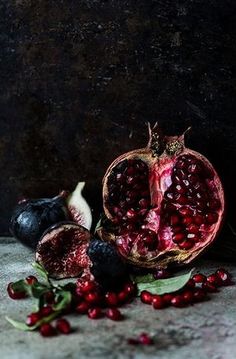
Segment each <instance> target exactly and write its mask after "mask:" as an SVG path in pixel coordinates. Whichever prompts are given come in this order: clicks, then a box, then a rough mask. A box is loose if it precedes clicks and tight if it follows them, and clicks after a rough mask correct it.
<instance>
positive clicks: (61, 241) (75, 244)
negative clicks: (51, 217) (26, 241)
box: [36, 222, 91, 279]
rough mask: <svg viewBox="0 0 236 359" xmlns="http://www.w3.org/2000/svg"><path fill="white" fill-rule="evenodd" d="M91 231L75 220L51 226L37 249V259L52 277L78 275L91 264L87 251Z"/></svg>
mask: <svg viewBox="0 0 236 359" xmlns="http://www.w3.org/2000/svg"><path fill="white" fill-rule="evenodd" d="M90 237H91V235H90V232H89V231H88V230H87V229H86V228H84V227H82V226H80V225H78V224H75V223H73V222H61V223H58V224H56V225H54V226H52V227H50V228H49V229H48V230H47V231H46V232H45V233H44V234H43V236H42V238H41V240H40V241H39V243H38V245H37V249H36V261H37V262H38V263H40V264H41V265H43V266H44V268H45V269H46V270H47V272H48V273H49V275H50V276H51V277H52V278H56V279H59V278H69V277H77V276H79V275H80V274H81V272H83V270H84V269H86V268H88V267H89V266H90V260H89V257H88V255H87V253H86V251H87V248H88V245H89V241H90Z"/></svg>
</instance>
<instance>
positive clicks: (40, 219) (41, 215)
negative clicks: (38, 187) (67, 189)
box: [10, 192, 69, 248]
mask: <svg viewBox="0 0 236 359" xmlns="http://www.w3.org/2000/svg"><path fill="white" fill-rule="evenodd" d="M62 193H63V194H64V192H62ZM68 218H69V212H68V209H67V205H66V201H65V198H64V197H63V195H59V196H57V197H54V198H40V199H33V200H26V201H23V202H21V203H19V204H18V205H17V206H16V208H15V209H14V212H13V215H12V218H11V222H10V232H11V233H12V234H13V236H14V237H16V238H17V239H18V240H20V241H21V242H22V243H23V244H25V245H26V246H29V247H31V248H35V247H36V246H37V243H38V241H39V239H40V237H41V236H42V234H43V232H44V231H45V230H46V229H47V228H49V227H50V226H51V225H53V224H55V223H57V222H61V221H65V220H67V219H68Z"/></svg>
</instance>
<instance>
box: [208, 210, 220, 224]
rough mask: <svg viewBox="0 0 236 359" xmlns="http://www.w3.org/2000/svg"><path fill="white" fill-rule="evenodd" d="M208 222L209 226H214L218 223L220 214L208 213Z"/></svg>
mask: <svg viewBox="0 0 236 359" xmlns="http://www.w3.org/2000/svg"><path fill="white" fill-rule="evenodd" d="M206 221H207V223H209V224H214V223H216V222H217V221H218V214H217V213H215V212H211V213H207V214H206Z"/></svg>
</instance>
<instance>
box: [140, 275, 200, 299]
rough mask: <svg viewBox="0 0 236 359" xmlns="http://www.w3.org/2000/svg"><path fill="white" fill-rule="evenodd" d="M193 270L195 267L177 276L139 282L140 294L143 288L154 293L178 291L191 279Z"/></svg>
mask: <svg viewBox="0 0 236 359" xmlns="http://www.w3.org/2000/svg"><path fill="white" fill-rule="evenodd" d="M192 272H193V269H192V270H191V271H190V272H189V273H186V274H182V275H179V276H177V277H173V278H168V279H158V280H155V281H151V282H141V283H138V295H140V293H141V292H142V291H143V290H147V291H149V292H150V293H152V294H159V295H161V294H165V293H172V292H176V291H177V290H179V289H181V288H183V287H184V286H185V284H186V283H187V282H188V280H189V279H190V277H191V275H192Z"/></svg>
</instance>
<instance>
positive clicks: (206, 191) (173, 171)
mask: <svg viewBox="0 0 236 359" xmlns="http://www.w3.org/2000/svg"><path fill="white" fill-rule="evenodd" d="M176 141H178V142H179V143H180V144H181V147H179V148H178V150H177V151H176V153H175V154H172V155H170V154H169V153H167V151H166V150H165V151H164V152H163V153H162V154H161V155H160V156H153V153H152V150H151V148H150V142H149V145H148V146H147V148H144V149H140V150H136V151H132V152H129V153H127V154H124V155H122V156H120V157H119V158H118V159H116V160H115V161H114V162H113V163H112V164H111V166H110V167H109V168H108V170H107V172H106V174H105V177H104V185H103V198H104V210H105V214H106V216H107V217H108V218H109V219H110V220H111V221H112V222H113V223H114V224H115V226H116V228H115V230H114V231H113V232H112V231H108V230H106V228H103V229H101V231H100V235H101V237H102V238H103V239H104V240H113V241H115V243H116V245H117V248H118V249H119V251H120V253H121V254H122V255H123V256H124V257H125V258H126V259H127V260H128V261H130V262H132V263H134V264H138V265H140V266H143V267H156V266H159V267H166V266H167V265H169V264H173V263H175V264H183V263H188V262H190V261H191V260H192V259H194V258H195V257H196V256H197V255H198V254H200V253H201V252H202V251H203V250H204V249H205V248H206V247H207V246H208V245H209V244H211V243H212V241H213V240H214V239H215V237H216V234H217V233H218V232H219V229H220V226H221V224H222V218H223V211H224V192H223V188H222V184H221V181H220V179H219V177H218V175H217V173H216V171H215V170H214V168H213V166H212V165H211V163H210V162H209V161H208V160H207V159H206V158H205V157H204V156H202V155H200V154H199V153H197V152H195V151H192V150H190V149H188V148H185V147H184V136H181V137H179V138H178V137H165V143H166V145H167V144H170V143H174V142H176ZM184 158H185V160H183V161H182V163H183V162H184V161H185V162H186V163H187V164H186V165H185V167H184V171H183V170H181V169H180V168H177V167H179V164H180V162H181V159H184ZM122 164H123V165H122ZM143 164H144V165H143ZM195 165H197V169H196V166H195ZM122 166H123V167H122ZM176 166H177V167H176ZM189 166H191V169H190V170H189V168H190V167H189ZM194 166H195V167H194ZM133 168H135V170H133ZM140 168H143V170H142V171H141V170H140ZM145 168H146V169H145ZM199 168H200V169H199ZM180 171H183V172H180ZM191 171H192V172H191ZM194 176H195V177H194ZM136 178H137V180H136ZM190 180H191V181H190ZM142 182H143V186H140V183H142ZM138 185H139V186H140V189H138V187H137V186H138ZM135 186H136V187H135ZM193 186H196V188H194V187H193ZM134 192H135V193H136V196H137V200H136V201H133V202H132V200H131V203H130V204H129V205H128V204H127V199H128V201H130V197H132V193H134ZM168 192H169V194H168ZM182 192H183V193H182ZM172 193H173V196H172ZM168 196H169V198H168ZM133 197H134V195H133ZM172 197H174V198H173V199H171V198H172ZM140 200H141V202H139V201H140ZM141 204H142V205H141ZM167 207H168V209H167ZM184 210H185V212H186V211H189V212H190V210H191V214H188V215H186V213H185V215H183V214H182V215H181V212H183V211H184ZM137 213H140V216H139V215H137ZM132 216H133V218H132ZM138 216H139V218H138ZM148 230H150V231H149V232H148ZM181 237H182V238H181ZM148 241H149V245H147V243H148ZM150 243H151V245H150Z"/></svg>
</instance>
